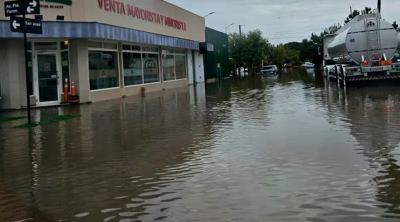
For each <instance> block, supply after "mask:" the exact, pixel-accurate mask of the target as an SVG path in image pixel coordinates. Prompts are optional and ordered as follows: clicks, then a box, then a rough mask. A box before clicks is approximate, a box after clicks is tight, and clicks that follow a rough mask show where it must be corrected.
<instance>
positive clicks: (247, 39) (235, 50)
mask: <svg viewBox="0 0 400 222" xmlns="http://www.w3.org/2000/svg"><path fill="white" fill-rule="evenodd" d="M270 48H271V45H270V43H269V42H268V40H267V39H266V38H264V37H263V36H262V32H261V31H260V30H258V29H257V30H253V31H249V32H248V33H245V34H242V36H240V34H239V33H232V34H230V35H229V53H230V57H231V58H232V59H233V62H234V64H237V65H238V66H240V67H242V66H246V67H248V68H249V71H250V73H253V74H254V73H257V72H258V71H259V70H260V69H261V65H262V63H263V61H264V59H265V57H266V55H267V54H270V52H271V49H270Z"/></svg>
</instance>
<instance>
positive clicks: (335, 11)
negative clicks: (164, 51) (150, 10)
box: [167, 0, 400, 44]
mask: <svg viewBox="0 0 400 222" xmlns="http://www.w3.org/2000/svg"><path fill="white" fill-rule="evenodd" d="M167 1H168V2H171V3H173V4H175V5H178V6H179V7H182V8H185V9H187V10H189V11H191V12H193V13H196V14H198V15H201V16H203V15H206V14H208V13H209V12H212V11H215V12H216V13H215V14H214V15H212V16H209V17H207V18H206V24H207V26H208V27H210V28H213V29H216V30H219V31H222V32H225V27H226V26H228V25H229V24H231V23H233V22H234V23H236V24H241V25H243V28H242V29H243V30H244V31H248V30H252V29H256V28H258V29H260V30H261V31H263V33H264V35H265V37H267V38H269V40H270V42H271V43H273V44H278V43H285V42H290V41H301V40H302V39H303V38H304V37H309V36H310V35H311V33H312V32H315V33H320V32H321V31H323V29H324V28H325V27H328V26H330V25H332V24H335V23H340V24H342V23H343V21H344V19H345V18H346V16H347V15H348V14H349V11H350V9H349V8H350V6H352V7H353V9H362V8H364V7H365V6H367V7H371V8H376V4H377V0H302V1H298V0H167ZM398 8H400V1H399V0H385V1H383V3H382V13H383V14H382V15H383V18H384V19H386V20H387V21H389V22H393V21H394V20H397V21H400V14H399V13H398V12H397V11H398ZM235 29H236V30H238V27H237V26H232V27H231V28H229V32H233V31H235ZM303 36H304V37H303Z"/></svg>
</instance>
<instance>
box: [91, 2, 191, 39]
mask: <svg viewBox="0 0 400 222" xmlns="http://www.w3.org/2000/svg"><path fill="white" fill-rule="evenodd" d="M97 1H98V3H99V7H100V9H103V10H105V11H108V12H112V13H117V14H120V15H127V16H130V17H133V18H136V19H142V20H145V21H149V22H153V23H157V24H161V25H165V26H169V27H172V28H175V29H179V30H183V31H186V23H185V22H182V21H178V20H176V19H173V18H170V17H167V16H163V15H160V14H158V13H155V12H151V11H148V10H145V9H142V8H139V7H135V6H133V5H129V4H126V5H125V4H124V3H123V2H120V1H117V0H97Z"/></svg>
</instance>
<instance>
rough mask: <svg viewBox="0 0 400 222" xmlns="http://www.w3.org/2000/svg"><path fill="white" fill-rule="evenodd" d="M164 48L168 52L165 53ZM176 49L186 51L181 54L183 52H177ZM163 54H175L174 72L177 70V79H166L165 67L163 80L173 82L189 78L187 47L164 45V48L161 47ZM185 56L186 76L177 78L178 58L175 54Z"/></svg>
mask: <svg viewBox="0 0 400 222" xmlns="http://www.w3.org/2000/svg"><path fill="white" fill-rule="evenodd" d="M164 50H166V51H167V52H166V53H164V52H163V51H164ZM175 50H180V51H182V52H183V51H184V53H183V54H181V53H176V52H175ZM168 51H172V52H168ZM163 55H173V56H174V72H175V79H172V80H164V69H163V73H162V74H163V82H173V81H180V80H185V79H186V80H187V79H188V62H187V59H188V53H187V50H186V49H183V48H169V47H163V48H161V56H163ZM177 55H178V56H185V67H186V68H185V74H186V75H185V76H186V77H185V78H182V79H177V78H176V66H175V65H176V58H175V56H177Z"/></svg>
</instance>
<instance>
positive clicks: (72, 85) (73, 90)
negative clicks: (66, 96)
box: [71, 81, 76, 96]
mask: <svg viewBox="0 0 400 222" xmlns="http://www.w3.org/2000/svg"><path fill="white" fill-rule="evenodd" d="M71 95H72V96H76V92H75V82H74V81H72V83H71Z"/></svg>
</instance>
